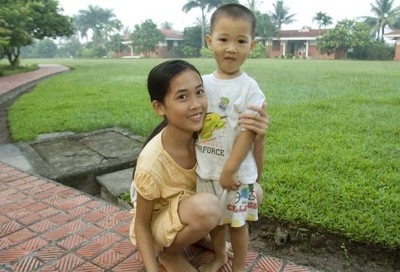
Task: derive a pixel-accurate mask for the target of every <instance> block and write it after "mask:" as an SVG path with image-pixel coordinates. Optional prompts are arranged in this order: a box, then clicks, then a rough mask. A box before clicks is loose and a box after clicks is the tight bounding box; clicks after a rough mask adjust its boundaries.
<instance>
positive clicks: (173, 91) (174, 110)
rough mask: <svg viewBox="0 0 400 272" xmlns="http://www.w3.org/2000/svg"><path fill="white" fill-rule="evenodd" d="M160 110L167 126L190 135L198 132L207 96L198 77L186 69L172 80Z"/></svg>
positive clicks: (204, 112)
mask: <svg viewBox="0 0 400 272" xmlns="http://www.w3.org/2000/svg"><path fill="white" fill-rule="evenodd" d="M160 110H161V112H162V113H161V114H162V115H164V116H165V117H166V118H167V120H168V126H175V127H176V128H178V129H180V130H185V131H188V132H190V133H192V132H196V131H200V130H201V128H202V126H203V120H204V116H205V114H206V112H207V96H206V93H205V91H204V87H203V82H202V81H201V78H200V76H199V75H198V74H197V73H196V72H195V71H192V70H189V69H188V70H185V71H183V72H182V73H181V74H179V75H178V76H176V77H175V78H173V79H172V80H171V82H170V87H169V90H168V94H167V95H166V97H165V99H164V103H162V104H161V103H160ZM159 113H160V112H159Z"/></svg>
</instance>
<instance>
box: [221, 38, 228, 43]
mask: <svg viewBox="0 0 400 272" xmlns="http://www.w3.org/2000/svg"><path fill="white" fill-rule="evenodd" d="M219 41H220V42H226V41H227V40H226V38H219Z"/></svg>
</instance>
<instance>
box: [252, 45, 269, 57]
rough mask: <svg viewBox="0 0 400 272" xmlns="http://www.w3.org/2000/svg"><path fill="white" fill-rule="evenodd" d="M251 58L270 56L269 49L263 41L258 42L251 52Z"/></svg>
mask: <svg viewBox="0 0 400 272" xmlns="http://www.w3.org/2000/svg"><path fill="white" fill-rule="evenodd" d="M249 57H250V58H253V59H262V58H266V57H268V54H267V49H266V48H265V46H264V45H263V44H262V43H257V44H256V46H255V47H254V48H253V50H252V52H251V53H250V56H249Z"/></svg>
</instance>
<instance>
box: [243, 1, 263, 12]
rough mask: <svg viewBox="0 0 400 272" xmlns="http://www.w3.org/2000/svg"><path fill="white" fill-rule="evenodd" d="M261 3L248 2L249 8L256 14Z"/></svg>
mask: <svg viewBox="0 0 400 272" xmlns="http://www.w3.org/2000/svg"><path fill="white" fill-rule="evenodd" d="M261 3H262V1H259V0H247V4H248V7H249V9H250V10H251V11H252V12H253V13H255V12H256V11H257V10H258V7H259V6H260V4H261Z"/></svg>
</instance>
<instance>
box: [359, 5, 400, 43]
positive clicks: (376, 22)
mask: <svg viewBox="0 0 400 272" xmlns="http://www.w3.org/2000/svg"><path fill="white" fill-rule="evenodd" d="M394 2H395V0H375V4H373V3H371V4H370V5H371V12H372V13H373V14H374V15H375V16H376V17H372V16H364V17H362V18H363V19H364V22H365V23H367V24H368V25H370V26H371V27H372V30H373V31H374V32H376V33H377V40H379V39H381V40H383V35H384V34H385V28H386V27H387V26H389V27H391V28H396V23H397V22H398V20H399V17H400V6H397V7H394Z"/></svg>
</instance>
